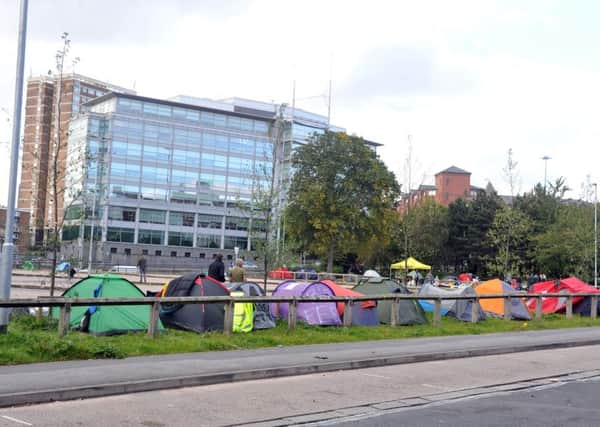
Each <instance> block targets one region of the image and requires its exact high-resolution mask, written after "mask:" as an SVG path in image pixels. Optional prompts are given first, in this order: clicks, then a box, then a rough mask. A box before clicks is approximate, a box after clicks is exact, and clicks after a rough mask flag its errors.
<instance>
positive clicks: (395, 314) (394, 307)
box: [390, 298, 400, 326]
mask: <svg viewBox="0 0 600 427" xmlns="http://www.w3.org/2000/svg"><path fill="white" fill-rule="evenodd" d="M399 314H400V300H399V299H397V298H396V299H394V300H392V304H391V306H390V326H398V323H400V322H399V319H398V318H399V317H400V316H399Z"/></svg>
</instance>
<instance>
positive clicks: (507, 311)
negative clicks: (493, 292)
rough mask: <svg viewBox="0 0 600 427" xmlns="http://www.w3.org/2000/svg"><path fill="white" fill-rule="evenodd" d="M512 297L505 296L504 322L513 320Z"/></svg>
mask: <svg viewBox="0 0 600 427" xmlns="http://www.w3.org/2000/svg"><path fill="white" fill-rule="evenodd" d="M510 303H511V297H510V295H508V296H505V297H504V320H506V321H509V320H510V319H511V318H512V315H511V312H510V306H511V304H510Z"/></svg>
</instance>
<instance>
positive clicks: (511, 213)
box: [485, 207, 531, 277]
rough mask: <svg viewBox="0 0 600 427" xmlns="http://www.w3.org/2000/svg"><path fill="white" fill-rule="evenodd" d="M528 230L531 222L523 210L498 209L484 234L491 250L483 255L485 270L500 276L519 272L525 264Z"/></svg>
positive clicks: (529, 230)
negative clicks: (491, 251)
mask: <svg viewBox="0 0 600 427" xmlns="http://www.w3.org/2000/svg"><path fill="white" fill-rule="evenodd" d="M530 232H531V223H530V221H529V218H527V216H526V215H525V214H524V213H523V212H521V211H519V210H517V209H511V208H509V207H503V208H501V209H499V210H498V211H497V212H496V216H495V217H494V222H493V223H492V226H491V228H490V229H489V230H488V232H487V236H486V243H487V244H488V245H489V247H490V248H492V250H493V253H492V254H489V255H487V256H485V260H486V267H487V271H488V272H489V273H491V274H494V275H499V276H501V277H505V276H506V275H507V274H509V273H510V274H511V275H517V274H519V273H521V271H522V269H523V266H524V265H526V264H527V249H528V247H529V238H530Z"/></svg>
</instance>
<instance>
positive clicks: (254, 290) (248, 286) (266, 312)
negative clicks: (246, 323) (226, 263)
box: [229, 282, 275, 329]
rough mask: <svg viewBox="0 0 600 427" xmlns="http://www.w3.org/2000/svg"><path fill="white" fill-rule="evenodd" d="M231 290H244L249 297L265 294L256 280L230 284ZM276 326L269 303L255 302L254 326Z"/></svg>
mask: <svg viewBox="0 0 600 427" xmlns="http://www.w3.org/2000/svg"><path fill="white" fill-rule="evenodd" d="M229 291H230V292H238V291H240V292H243V293H244V295H245V296H247V297H259V296H264V295H265V292H264V291H263V289H262V288H261V287H260V286H258V285H257V284H256V283H254V282H238V283H230V284H229ZM274 327H275V317H274V316H273V315H272V314H271V310H270V307H269V304H267V303H256V304H254V327H253V329H269V328H274Z"/></svg>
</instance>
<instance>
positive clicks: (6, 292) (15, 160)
mask: <svg viewBox="0 0 600 427" xmlns="http://www.w3.org/2000/svg"><path fill="white" fill-rule="evenodd" d="M27 6H28V0H21V7H20V12H19V40H18V49H17V73H16V74H17V75H16V78H15V106H14V109H13V131H12V144H11V152H10V175H9V179H8V204H7V206H6V226H5V227H4V234H5V237H4V244H3V245H2V264H1V266H0V281H1V282H0V299H10V285H11V276H12V262H13V253H14V249H15V248H14V243H13V227H14V220H15V199H16V194H17V169H18V167H19V142H20V140H21V109H22V104H23V76H24V66H25V43H26V39H27ZM7 328H8V308H0V333H2V334H5V333H6V330H7Z"/></svg>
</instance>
